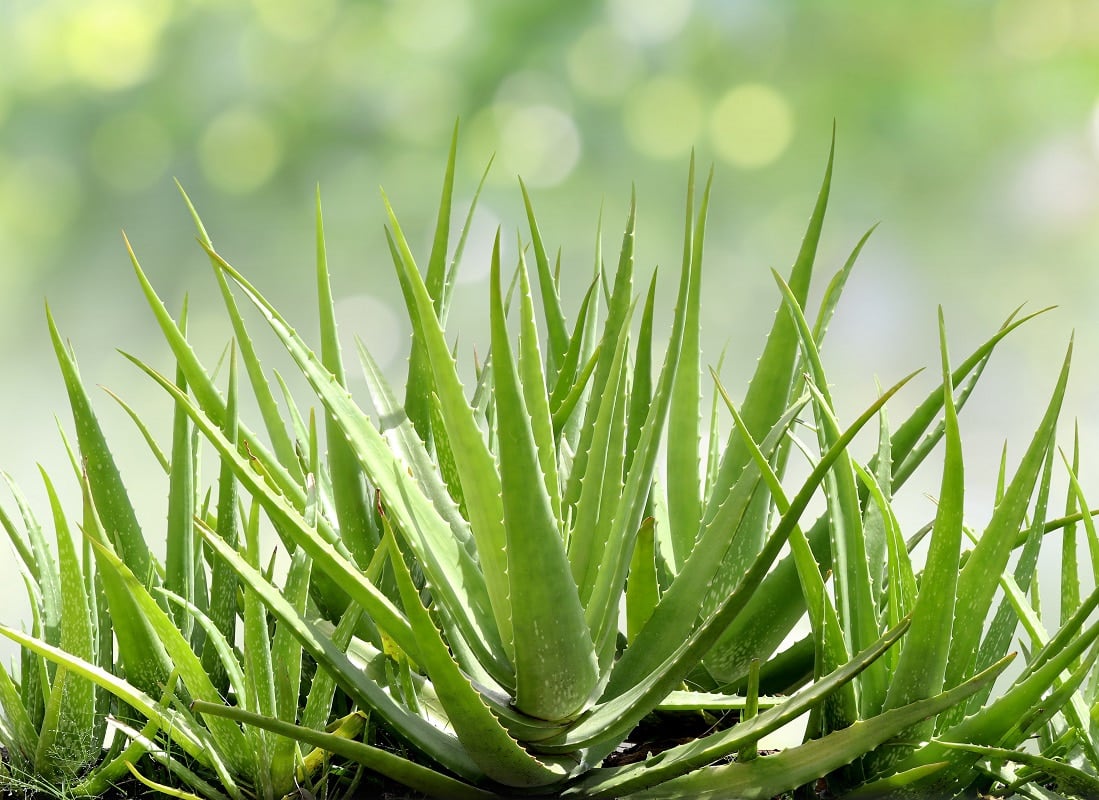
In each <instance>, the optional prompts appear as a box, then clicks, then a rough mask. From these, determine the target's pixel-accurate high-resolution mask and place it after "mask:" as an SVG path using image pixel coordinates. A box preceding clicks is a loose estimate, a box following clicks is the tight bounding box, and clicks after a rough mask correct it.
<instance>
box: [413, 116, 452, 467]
mask: <svg viewBox="0 0 1099 800" xmlns="http://www.w3.org/2000/svg"><path fill="white" fill-rule="evenodd" d="M457 149H458V125H457V123H455V125H454V132H453V134H452V135H451V139H450V152H449V153H448V155H447V162H446V174H445V176H444V177H443V190H442V197H441V198H440V200H439V212H438V216H437V219H436V222H435V234H434V237H433V238H432V242H431V254H430V255H429V256H428V263H427V274H426V276H425V278H424V280H425V284H426V288H427V293H428V295H429V296H430V297H431V299H432V306H433V308H434V309H435V315H436V316H437V317H438V319H440V320H443V319H446V312H445V310H444V308H445V306H444V302H445V299H446V297H445V294H444V288H443V287H444V282H445V280H446V250H447V244H448V242H449V239H450V214H451V206H452V202H453V197H454V163H455V160H456V158H457ZM434 390H435V382H434V379H433V377H432V372H431V359H430V357H429V355H428V351H427V344H426V342H425V341H424V334H423V331H422V329H421V328H420V327H419V326H417V325H415V324H414V325H413V327H412V352H411V354H410V356H409V361H408V380H407V382H406V384H405V400H404V408H405V411H406V413H407V414H408V418H409V420H411V421H412V426H413V427H414V428H415V429H416V433H417V434H419V436H420V438H421V439H422V440H423V441H424V444H425V445H427V447H428V448H429V449H430V448H431V443H432V425H431V394H432V392H433V391H434Z"/></svg>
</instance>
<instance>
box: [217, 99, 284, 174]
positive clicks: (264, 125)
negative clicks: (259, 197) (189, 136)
mask: <svg viewBox="0 0 1099 800" xmlns="http://www.w3.org/2000/svg"><path fill="white" fill-rule="evenodd" d="M198 155H199V163H200V164H201V166H202V171H203V173H204V174H205V175H206V178H207V179H208V180H209V181H210V183H212V184H214V185H215V186H217V187H218V188H220V189H223V190H225V191H227V192H235V193H244V192H250V191H252V190H253V189H257V188H259V187H260V186H262V185H263V184H265V183H266V182H267V181H268V180H269V179H270V178H271V176H272V175H273V174H274V172H275V170H276V169H277V168H278V166H279V163H280V162H281V160H282V142H281V141H280V140H279V137H278V134H277V133H276V132H275V128H274V127H273V126H272V125H271V123H269V122H268V121H267V120H266V119H264V118H263V117H261V116H260V115H259V114H257V113H255V112H254V111H250V110H245V109H235V110H231V111H227V112H225V113H223V114H222V115H221V116H219V117H217V118H216V119H214V121H213V122H211V123H210V125H209V126H208V127H207V128H206V131H205V132H204V133H203V135H202V139H201V141H200V142H199V152H198Z"/></svg>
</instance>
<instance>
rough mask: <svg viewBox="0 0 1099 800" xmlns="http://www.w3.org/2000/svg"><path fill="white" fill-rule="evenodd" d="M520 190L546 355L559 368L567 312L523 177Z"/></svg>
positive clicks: (565, 341)
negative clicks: (524, 209)
mask: <svg viewBox="0 0 1099 800" xmlns="http://www.w3.org/2000/svg"><path fill="white" fill-rule="evenodd" d="M519 190H520V191H521V192H522V193H523V206H524V207H525V208H526V212H527V225H528V226H529V227H530V240H531V245H532V247H533V249H534V263H535V266H536V267H537V270H538V289H539V293H540V294H541V296H542V311H543V313H544V315H545V320H546V331H547V334H548V342H549V345H548V348H547V351H546V358H547V360H548V363H549V365H550V366H551V367H552V368H553V371H556V370H557V368H559V367H560V366H561V365H562V364H563V363H564V359H565V353H566V351H567V350H568V349H569V342H570V337H569V333H568V328H567V326H566V323H565V314H564V312H563V311H562V310H561V298H560V296H558V293H557V284H556V281H555V280H554V278H553V274H552V273H551V272H550V265H549V258H548V257H547V255H546V246H545V244H544V243H543V241H542V232H541V231H540V230H539V229H538V221H537V220H536V219H535V216H534V205H533V204H532V203H531V200H530V194H529V193H528V192H527V187H526V184H525V183H523V179H522V178H520V179H519Z"/></svg>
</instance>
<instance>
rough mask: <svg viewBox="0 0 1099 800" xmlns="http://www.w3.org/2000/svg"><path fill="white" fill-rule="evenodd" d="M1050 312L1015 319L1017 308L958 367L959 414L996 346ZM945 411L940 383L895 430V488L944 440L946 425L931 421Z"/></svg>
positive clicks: (953, 376) (955, 373)
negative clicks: (1027, 324) (943, 409)
mask: <svg viewBox="0 0 1099 800" xmlns="http://www.w3.org/2000/svg"><path fill="white" fill-rule="evenodd" d="M1051 309H1052V306H1050V307H1048V308H1043V309H1040V310H1038V311H1035V312H1033V313H1032V314H1027V315H1026V316H1024V317H1020V318H1019V319H1015V317H1016V315H1017V314H1018V311H1019V309H1016V310H1015V311H1014V312H1012V314H1011V315H1010V316H1009V317H1008V318H1007V320H1006V321H1005V322H1004V324H1003V325H1001V326H1000V329H999V330H998V331H996V333H995V334H993V335H992V336H991V337H989V339H988V340H986V341H985V342H984V343H983V344H981V345H980V346H979V347H978V348H977V349H976V350H974V351H973V352H972V353H970V355H969V356H968V357H967V358H966V359H965V360H964V361H963V362H962V363H961V364H959V365H958V366H957V367H955V369H954V371H953V372H952V373H951V375H950V379H951V382H952V383H953V384H954V386H956V387H960V388H959V389H958V390H957V393H956V395H955V398H954V405H955V407H956V408H957V409H958V410H959V411H961V409H962V407H963V406H964V405H965V402H966V400H968V399H969V396H970V394H971V393H972V391H973V389H974V387H975V386H976V385H977V381H978V379H979V378H980V376H981V374H982V372H983V371H984V368H985V365H986V364H987V363H988V359H989V358H990V357H991V355H992V351H993V350H994V349H995V348H996V345H998V344H999V343H1000V342H1001V341H1002V340H1003V339H1004V338H1005V337H1006V336H1007V335H1008V334H1009V333H1011V332H1012V331H1014V330H1015V329H1016V328H1018V327H1019V326H1020V325H1023V324H1025V323H1027V322H1029V321H1030V320H1032V319H1034V318H1035V317H1038V316H1041V315H1042V314H1045V313H1046V312H1047V311H1050V310H1051ZM942 408H943V393H942V385H941V384H940V386H939V387H938V388H937V389H933V390H932V391H931V393H930V394H928V396H927V398H926V399H924V401H923V402H922V403H920V405H918V406H917V407H916V410H915V411H913V412H912V413H911V414H910V415H909V417H908V419H906V420H905V421H904V422H903V423H902V424H901V425H900V427H898V428H897V429H896V431H894V433H893V438H892V441H891V442H890V448H891V450H892V452H893V485H894V486H895V487H899V486H901V485H902V484H903V483H904V482H905V481H906V480H908V478H909V477H910V476H911V475H912V473H913V472H915V471H916V468H917V467H918V466H919V465H920V464H922V463H923V461H924V459H925V458H926V457H927V455H928V453H930V452H931V451H932V449H934V447H935V445H937V444H938V443H939V441H941V440H942V436H943V432H944V423H943V422H941V421H940V423H939V424H938V425H937V426H935V427H934V428H932V427H931V426H932V422H933V421H934V420H935V418H936V417H937V416H938V414H939V413H940V412H941V411H942Z"/></svg>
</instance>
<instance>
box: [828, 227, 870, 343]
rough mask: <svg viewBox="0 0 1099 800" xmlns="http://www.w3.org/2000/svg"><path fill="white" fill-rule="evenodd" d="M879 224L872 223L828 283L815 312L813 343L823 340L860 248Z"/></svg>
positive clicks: (860, 251) (857, 258)
mask: <svg viewBox="0 0 1099 800" xmlns="http://www.w3.org/2000/svg"><path fill="white" fill-rule="evenodd" d="M878 224H879V223H874V224H873V225H872V226H871V227H870V230H868V231H867V232H866V233H864V234H863V235H862V238H861V239H859V241H858V243H857V244H856V245H855V247H854V249H853V250H852V251H851V255H849V256H848V257H847V261H845V262H844V264H843V267H842V268H840V270H839V272H837V273H836V274H835V275H833V276H832V280H830V281H829V282H828V287H827V288H826V289H825V290H824V296H823V297H822V298H821V301H820V310H819V311H818V312H817V319H816V322H814V323H813V341H814V342H822V341H823V340H824V334H825V333H827V331H828V326H829V324H830V323H831V322H832V316H833V314H835V311H836V306H837V305H839V300H840V296H841V295H842V294H843V290H844V288H845V287H846V286H847V279H848V278H849V277H851V270H852V269H853V268H854V266H855V262H857V261H858V260H859V254H860V253H862V248H863V247H865V246H866V242H867V241H868V240H869V239H870V235H871V234H872V233H874V231H875V230H877V228H878Z"/></svg>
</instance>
